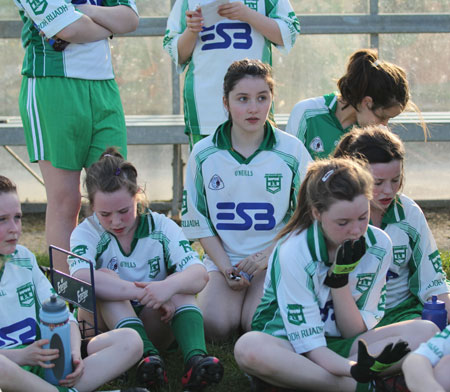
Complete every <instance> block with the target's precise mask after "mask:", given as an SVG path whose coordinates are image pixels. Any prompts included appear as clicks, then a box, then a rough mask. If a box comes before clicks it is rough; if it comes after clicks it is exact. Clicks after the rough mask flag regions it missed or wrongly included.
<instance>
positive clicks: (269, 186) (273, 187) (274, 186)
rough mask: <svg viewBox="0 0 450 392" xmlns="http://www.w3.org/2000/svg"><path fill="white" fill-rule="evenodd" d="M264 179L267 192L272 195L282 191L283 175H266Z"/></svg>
mask: <svg viewBox="0 0 450 392" xmlns="http://www.w3.org/2000/svg"><path fill="white" fill-rule="evenodd" d="M264 177H265V179H266V191H268V192H270V193H277V192H279V191H281V179H282V178H283V175H282V174H266V175H265V176H264Z"/></svg>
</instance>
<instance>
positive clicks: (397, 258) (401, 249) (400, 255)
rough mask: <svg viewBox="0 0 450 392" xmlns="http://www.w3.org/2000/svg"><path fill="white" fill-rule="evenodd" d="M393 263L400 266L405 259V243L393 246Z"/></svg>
mask: <svg viewBox="0 0 450 392" xmlns="http://www.w3.org/2000/svg"><path fill="white" fill-rule="evenodd" d="M393 252H394V264H395V265H398V266H401V265H402V264H403V263H404V262H405V261H406V245H399V246H394V247H393Z"/></svg>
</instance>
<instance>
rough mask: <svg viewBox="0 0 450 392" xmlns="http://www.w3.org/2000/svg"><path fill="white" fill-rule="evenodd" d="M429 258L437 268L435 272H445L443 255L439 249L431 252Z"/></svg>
mask: <svg viewBox="0 0 450 392" xmlns="http://www.w3.org/2000/svg"><path fill="white" fill-rule="evenodd" d="M428 258H429V259H430V261H431V264H432V265H433V268H434V270H435V272H436V273H437V272H441V273H442V272H443V271H442V261H441V256H440V255H439V251H438V250H435V251H434V252H433V253H431V254H430V255H428Z"/></svg>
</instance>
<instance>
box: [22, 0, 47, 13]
mask: <svg viewBox="0 0 450 392" xmlns="http://www.w3.org/2000/svg"><path fill="white" fill-rule="evenodd" d="M27 3H28V4H29V5H30V7H31V10H32V11H33V12H34V14H35V15H41V14H43V13H44V11H45V10H46V8H47V5H48V3H47V1H46V0H27Z"/></svg>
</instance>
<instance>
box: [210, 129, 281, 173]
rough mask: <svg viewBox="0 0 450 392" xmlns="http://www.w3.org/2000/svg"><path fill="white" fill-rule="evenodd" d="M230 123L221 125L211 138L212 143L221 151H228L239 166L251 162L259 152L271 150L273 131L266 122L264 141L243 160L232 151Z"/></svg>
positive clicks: (273, 143)
mask: <svg viewBox="0 0 450 392" xmlns="http://www.w3.org/2000/svg"><path fill="white" fill-rule="evenodd" d="M231 125H232V123H231V121H230V120H228V121H225V122H224V123H223V124H221V125H220V126H219V127H218V128H217V130H216V132H215V133H214V136H213V143H214V144H215V145H216V146H217V147H218V148H220V149H221V150H229V151H230V154H231V155H232V156H233V157H234V158H235V159H236V160H237V161H238V162H239V163H241V164H248V163H250V162H251V160H252V159H253V158H254V157H255V156H256V155H257V154H258V153H259V152H260V151H264V150H272V149H273V146H274V145H275V143H276V136H275V129H274V127H273V126H272V124H270V122H269V121H266V123H265V124H264V139H263V141H262V142H261V144H260V145H259V147H258V149H257V150H256V151H255V152H254V153H253V154H252V155H251V156H249V157H248V158H244V157H243V156H242V155H241V154H239V153H238V152H237V151H234V150H233V145H232V144H231Z"/></svg>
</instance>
